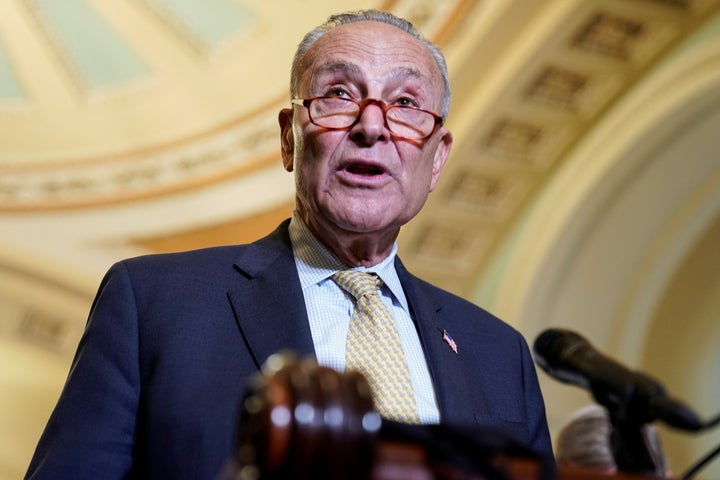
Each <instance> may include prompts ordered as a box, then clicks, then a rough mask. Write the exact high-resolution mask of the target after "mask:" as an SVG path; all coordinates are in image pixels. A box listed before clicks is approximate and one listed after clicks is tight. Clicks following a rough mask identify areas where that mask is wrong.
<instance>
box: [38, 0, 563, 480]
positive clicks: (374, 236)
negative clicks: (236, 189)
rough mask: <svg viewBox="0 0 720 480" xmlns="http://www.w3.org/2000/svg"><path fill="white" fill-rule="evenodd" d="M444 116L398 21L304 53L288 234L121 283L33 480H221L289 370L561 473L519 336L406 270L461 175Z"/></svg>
mask: <svg viewBox="0 0 720 480" xmlns="http://www.w3.org/2000/svg"><path fill="white" fill-rule="evenodd" d="M448 105H449V86H448V74H447V67H446V65H445V61H444V59H443V56H442V54H441V53H440V51H439V50H438V49H437V47H435V46H434V45H432V44H431V43H429V42H428V41H426V40H424V39H423V38H421V37H420V36H419V34H418V33H417V32H416V31H415V30H414V28H413V27H412V25H410V24H409V23H408V22H406V21H405V20H402V19H400V18H397V17H395V16H393V15H390V14H387V13H384V12H378V11H363V12H353V13H346V14H341V15H338V16H334V17H331V18H330V19H329V21H328V22H327V23H325V24H323V25H322V26H320V27H318V28H316V29H315V30H313V31H311V32H310V33H308V34H307V35H306V37H305V38H304V39H303V41H302V42H301V44H300V46H299V48H298V51H297V53H296V56H295V59H294V62H293V66H292V73H291V102H290V107H289V108H287V109H284V110H282V111H281V112H280V114H279V123H280V140H281V150H282V159H283V165H284V167H285V169H286V170H287V171H289V172H293V173H294V175H295V179H296V210H295V212H294V213H293V216H292V218H291V219H289V220H288V221H286V222H284V223H283V224H281V225H280V226H279V227H278V228H277V230H275V231H274V232H273V233H271V234H270V235H269V236H268V237H266V238H264V239H261V240H259V241H257V242H254V243H252V244H249V245H239V246H230V247H219V248H209V249H204V250H199V251H194V252H185V253H178V254H169V255H153V256H145V257H140V258H135V259H129V260H125V261H122V262H119V263H118V264H116V265H114V266H113V267H112V268H111V269H110V271H109V272H108V274H107V275H106V277H105V278H104V280H103V282H102V284H101V286H100V289H99V292H98V295H97V297H96V299H95V302H94V304H93V306H92V310H91V314H90V318H89V320H88V325H87V329H86V332H85V334H84V336H83V338H82V340H81V343H80V345H79V348H78V351H77V355H76V357H75V359H74V362H73V366H72V369H71V372H70V375H69V378H68V381H67V385H66V387H65V389H64V391H63V393H62V396H61V398H60V400H59V402H58V405H57V407H56V409H55V411H54V413H53V414H52V417H51V418H50V420H49V422H48V425H47V427H46V430H45V432H44V434H43V436H42V438H41V440H40V442H39V445H38V448H37V451H36V453H35V456H34V458H33V460H32V462H31V465H30V468H29V471H28V478H33V479H41V478H72V479H76V480H78V479H92V480H95V479H99V478H102V479H119V478H157V479H170V478H200V479H212V478H215V477H216V476H217V475H218V472H220V471H221V469H222V467H223V465H224V464H225V463H226V462H227V460H228V458H229V457H230V456H231V452H232V448H233V442H234V435H235V428H236V418H237V415H238V413H239V409H240V399H241V398H242V397H243V395H244V394H245V392H246V389H247V379H248V378H249V377H250V376H252V375H254V374H255V372H257V371H258V369H259V367H260V366H261V365H262V364H263V362H264V361H265V360H266V359H267V358H268V357H269V356H270V355H272V354H273V353H275V352H278V351H282V350H293V351H295V352H297V353H298V354H299V355H304V356H314V358H316V359H317V361H318V363H320V364H321V365H325V366H330V367H333V368H336V369H338V370H343V369H357V370H360V371H362V372H363V373H364V374H366V375H367V377H368V379H369V382H370V385H371V386H372V394H373V398H374V400H375V402H376V404H377V408H378V411H379V412H380V413H381V414H382V415H383V416H384V417H387V418H389V419H393V420H396V421H400V422H407V423H429V424H432V423H443V424H448V425H462V426H463V427H472V428H477V429H478V431H484V429H488V428H492V429H496V430H500V431H503V432H506V433H507V434H509V435H512V436H513V437H514V438H516V439H518V441H519V442H522V443H523V444H525V445H527V446H528V447H530V448H532V449H533V450H535V451H536V452H538V453H541V454H545V455H550V439H549V434H548V429H547V423H546V419H545V412H544V406H543V401H542V397H541V395H540V390H539V388H538V384H537V379H536V376H535V370H534V365H533V362H532V359H531V356H530V353H529V350H528V348H527V345H526V343H525V341H524V340H523V338H522V337H521V335H520V334H519V333H518V332H516V331H515V330H514V329H512V328H511V327H510V326H508V325H507V324H505V323H503V322H501V321H500V320H498V319H497V318H495V317H493V316H492V315H490V314H489V313H487V312H486V311H484V310H482V309H480V308H478V307H477V306H475V305H473V304H471V303H470V302H467V301H465V300H462V299H460V298H458V297H456V296H453V295H451V294H449V293H447V292H444V291H442V290H440V289H438V288H436V287H433V286H431V285H429V284H428V283H425V282H423V281H422V280H420V279H418V278H416V277H414V276H413V275H411V274H410V273H409V272H408V271H407V270H406V269H405V267H404V266H403V264H402V263H401V262H400V260H399V259H398V258H397V257H396V249H397V247H396V239H397V236H398V233H399V231H400V227H401V226H402V225H403V224H405V223H407V222H408V221H409V220H411V219H412V218H413V217H414V216H415V215H416V214H417V213H418V211H420V209H421V208H422V206H423V204H424V202H425V200H426V198H427V196H428V194H429V193H430V192H431V191H432V190H433V188H434V187H435V186H436V184H437V182H438V178H439V176H440V172H441V171H442V168H443V165H444V164H445V161H446V160H447V158H448V154H449V152H450V148H451V145H452V135H451V133H450V132H449V131H448V130H447V129H446V128H445V127H444V126H443V121H444V118H445V116H446V115H447V110H448ZM359 284H366V285H367V284H369V285H370V287H369V289H368V290H367V291H366V292H364V293H358V292H357V291H356V286H357V285H359ZM356 297H357V300H356ZM368 336H370V337H371V338H372V339H373V341H372V342H367V341H366V340H367V338H368ZM378 372H379V373H378Z"/></svg>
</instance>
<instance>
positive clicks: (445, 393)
mask: <svg viewBox="0 0 720 480" xmlns="http://www.w3.org/2000/svg"><path fill="white" fill-rule="evenodd" d="M395 266H396V269H397V271H398V276H399V277H400V281H401V282H402V285H403V289H404V291H405V296H406V298H407V300H408V304H409V306H410V314H411V316H412V318H413V321H414V322H415V326H416V327H417V330H418V335H419V336H420V342H421V344H422V347H423V351H424V352H425V357H426V359H427V365H428V368H429V370H430V376H431V377H432V381H433V386H434V388H435V395H436V398H437V402H438V407H439V409H440V418H441V419H447V418H452V417H453V413H454V411H455V410H457V408H458V405H459V404H462V402H464V401H467V400H468V399H467V398H466V397H467V394H466V392H467V391H468V388H469V386H468V385H467V379H468V378H473V376H472V375H470V376H468V372H465V371H464V370H465V369H466V368H468V366H467V364H466V363H465V362H463V352H462V344H460V345H458V353H455V352H454V351H453V349H452V348H451V346H450V345H449V344H448V342H446V341H445V340H444V339H443V332H444V331H446V330H447V331H448V332H449V333H451V334H452V332H457V333H460V332H461V324H460V322H458V321H455V319H449V318H446V316H445V315H443V312H442V310H443V307H442V303H441V302H440V301H439V299H437V298H436V297H435V296H434V295H433V294H432V291H431V290H430V289H428V288H426V287H425V284H424V283H423V282H422V281H421V280H419V279H418V278H416V277H414V276H412V275H410V273H408V271H407V270H406V269H405V267H404V266H403V265H402V263H401V262H400V261H399V260H397V261H396V263H395ZM458 402H459V403H458Z"/></svg>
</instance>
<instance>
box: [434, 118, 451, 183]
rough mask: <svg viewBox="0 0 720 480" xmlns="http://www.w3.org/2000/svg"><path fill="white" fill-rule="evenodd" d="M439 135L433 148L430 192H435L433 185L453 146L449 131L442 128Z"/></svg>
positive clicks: (438, 177)
mask: <svg viewBox="0 0 720 480" xmlns="http://www.w3.org/2000/svg"><path fill="white" fill-rule="evenodd" d="M440 135H441V136H440V140H439V142H438V144H437V146H436V147H435V157H434V158H433V167H432V178H431V179H430V191H431V192H432V191H433V190H435V185H437V182H438V180H439V179H440V172H441V171H442V169H443V167H444V166H445V162H446V161H447V159H448V156H449V155H450V149H451V148H452V144H453V136H452V133H450V130H447V129H445V128H442V129H441V130H440Z"/></svg>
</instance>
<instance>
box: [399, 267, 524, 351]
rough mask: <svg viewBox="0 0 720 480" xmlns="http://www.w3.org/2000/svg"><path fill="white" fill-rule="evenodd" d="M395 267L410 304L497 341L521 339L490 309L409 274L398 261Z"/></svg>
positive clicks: (513, 329)
mask: <svg viewBox="0 0 720 480" xmlns="http://www.w3.org/2000/svg"><path fill="white" fill-rule="evenodd" d="M396 268H397V270H398V276H399V277H400V281H401V282H402V284H403V288H404V289H405V292H406V295H407V297H408V301H409V302H410V303H411V304H413V305H421V306H422V307H421V308H423V310H425V311H430V312H434V314H435V315H437V316H439V317H442V318H443V319H444V321H446V322H448V323H449V324H458V323H459V324H462V325H463V327H464V328H470V329H472V330H476V331H477V332H482V335H483V336H484V338H486V339H487V338H488V335H491V336H492V337H494V340H496V341H497V340H499V339H500V338H505V339H506V340H508V341H513V342H516V341H517V340H518V338H522V336H521V335H520V333H519V332H518V331H517V330H516V329H515V328H514V327H512V326H511V325H509V324H508V323H506V322H505V321H503V320H502V319H500V318H498V317H497V316H495V315H494V314H493V313H491V312H489V311H488V310H486V309H484V308H482V307H480V306H479V305H477V304H475V303H473V302H471V301H469V300H467V299H465V298H462V297H460V296H458V295H456V294H454V293H451V292H449V291H447V290H444V289H442V288H440V287H438V286H435V285H433V284H431V283H429V282H427V281H425V280H423V279H421V278H419V277H416V276H415V275H413V274H411V273H409V272H408V271H407V270H406V269H405V267H404V266H403V265H402V263H401V262H399V261H398V262H397V263H396Z"/></svg>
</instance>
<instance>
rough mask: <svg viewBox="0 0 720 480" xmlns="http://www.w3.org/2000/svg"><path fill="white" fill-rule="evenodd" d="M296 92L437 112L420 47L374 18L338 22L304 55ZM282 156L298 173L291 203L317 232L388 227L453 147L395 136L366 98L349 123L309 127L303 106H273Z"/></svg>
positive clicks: (437, 136)
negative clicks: (336, 126)
mask: <svg viewBox="0 0 720 480" xmlns="http://www.w3.org/2000/svg"><path fill="white" fill-rule="evenodd" d="M304 65H305V66H306V68H305V69H304V71H303V72H302V73H301V77H300V87H299V88H300V92H299V93H300V95H301V96H302V97H303V98H311V97H317V96H327V95H334V96H341V97H345V98H352V99H355V100H362V99H365V98H374V99H380V100H382V101H384V102H385V103H386V104H387V105H413V106H417V107H419V108H423V109H426V110H430V111H433V112H438V111H440V109H441V104H442V92H443V83H442V79H441V74H440V69H439V68H438V66H437V64H436V63H435V61H434V59H433V57H432V56H431V55H430V53H429V52H428V51H427V49H426V48H425V46H423V45H422V44H421V43H420V42H418V41H417V40H415V39H414V38H412V37H411V36H410V35H408V34H406V33H405V32H403V31H402V30H400V29H398V28H396V27H393V26H391V25H387V24H384V23H379V22H357V23H351V24H347V25H343V26H340V27H337V28H335V29H333V30H331V31H330V32H328V33H326V34H325V35H324V36H323V37H321V38H320V39H319V40H318V41H317V42H316V43H315V44H314V45H313V46H312V47H311V49H310V50H309V51H308V52H307V54H306V55H305V58H304ZM280 125H281V129H282V133H281V135H282V145H283V163H284V165H285V168H286V169H287V170H288V171H293V170H294V171H295V175H296V190H297V200H298V205H297V206H298V211H299V213H300V215H301V216H302V218H303V220H305V222H306V223H308V225H310V226H311V228H312V229H313V230H314V231H315V232H316V233H318V232H322V231H326V230H329V231H330V232H337V231H338V229H339V230H341V231H345V232H354V233H371V232H374V233H391V234H394V235H396V234H397V230H398V229H399V228H400V226H401V225H403V224H405V223H406V222H407V221H409V220H410V219H411V218H412V217H414V216H415V215H416V214H417V213H418V211H419V210H420V208H421V207H422V205H423V204H424V202H425V199H426V198H427V195H428V194H429V192H430V191H432V190H433V189H434V188H435V185H436V182H437V180H438V178H439V175H440V170H441V169H442V167H443V165H444V163H445V160H446V159H447V156H448V153H449V151H450V147H451V145H452V135H451V134H450V132H449V131H447V130H446V129H445V128H440V129H438V130H437V131H436V132H435V133H434V134H433V135H432V136H431V137H430V138H428V139H425V140H419V141H408V140H402V139H397V138H393V137H392V135H391V134H390V131H389V130H388V128H387V127H386V125H385V121H384V118H383V112H382V109H381V108H380V107H379V106H378V105H377V104H371V105H368V106H367V107H366V108H365V110H364V111H363V113H362V115H361V117H360V119H359V121H358V123H356V124H355V125H354V126H353V127H352V128H350V129H348V130H326V129H323V128H322V127H318V126H316V125H313V124H312V123H311V122H310V119H309V117H308V112H307V109H306V108H305V107H302V106H296V107H295V108H294V109H292V110H290V109H287V110H283V112H281V113H280Z"/></svg>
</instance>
